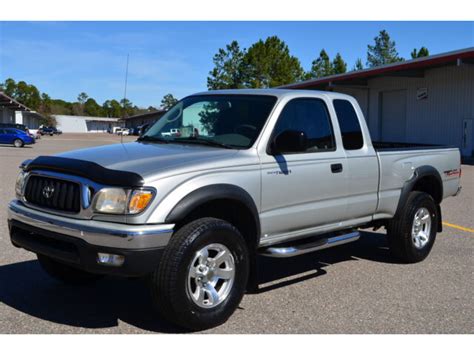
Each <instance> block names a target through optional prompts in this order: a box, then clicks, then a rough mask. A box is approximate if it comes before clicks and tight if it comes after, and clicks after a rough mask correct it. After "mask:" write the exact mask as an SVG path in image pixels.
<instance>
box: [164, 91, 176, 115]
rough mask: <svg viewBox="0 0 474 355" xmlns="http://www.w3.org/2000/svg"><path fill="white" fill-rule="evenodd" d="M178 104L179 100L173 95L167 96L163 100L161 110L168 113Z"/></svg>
mask: <svg viewBox="0 0 474 355" xmlns="http://www.w3.org/2000/svg"><path fill="white" fill-rule="evenodd" d="M177 102H178V99H177V98H175V97H174V96H173V95H172V94H166V95H165V96H163V99H161V108H162V109H163V110H166V111H168V110H169V109H170V108H171V107H173V106H174V105H175V104H176V103H177Z"/></svg>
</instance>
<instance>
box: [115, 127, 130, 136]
mask: <svg viewBox="0 0 474 355" xmlns="http://www.w3.org/2000/svg"><path fill="white" fill-rule="evenodd" d="M115 133H116V134H118V135H119V136H128V135H130V130H129V129H128V128H119V129H117V130H116V131H115Z"/></svg>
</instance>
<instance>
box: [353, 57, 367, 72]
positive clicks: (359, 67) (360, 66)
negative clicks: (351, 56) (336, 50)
mask: <svg viewBox="0 0 474 355" xmlns="http://www.w3.org/2000/svg"><path fill="white" fill-rule="evenodd" d="M362 69H364V64H362V59H360V58H357V60H356V62H355V64H354V67H353V68H352V71H357V70H362Z"/></svg>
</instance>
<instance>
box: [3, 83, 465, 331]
mask: <svg viewBox="0 0 474 355" xmlns="http://www.w3.org/2000/svg"><path fill="white" fill-rule="evenodd" d="M170 132H174V133H173V134H170ZM460 177H461V166H460V153H459V150H458V149H457V148H449V147H439V146H429V145H421V144H406V143H389V142H384V143H377V142H372V141H371V139H370V135H369V132H368V129H367V126H366V123H365V120H364V117H363V114H362V112H361V110H360V108H359V105H358V104H357V101H356V100H355V99H354V98H352V97H350V96H347V95H343V94H337V93H331V92H318V91H296V90H280V89H274V90H225V91H214V92H204V93H199V94H195V95H192V96H189V97H186V98H184V99H183V100H181V101H180V102H178V103H177V104H176V105H175V106H174V107H173V108H172V109H170V110H169V111H168V112H167V113H166V114H165V115H164V116H163V117H162V118H161V119H160V120H159V121H158V122H156V123H155V124H154V125H153V126H152V127H151V128H150V129H149V130H148V131H147V132H146V133H145V134H143V135H142V136H141V137H140V138H139V139H138V140H137V141H136V142H131V143H126V144H115V145H108V146H102V147H95V148H90V149H82V150H76V151H71V152H66V153H62V154H59V155H55V156H40V157H38V158H36V159H34V160H29V161H25V162H24V163H23V164H22V166H21V172H20V174H19V175H18V179H17V181H16V194H17V198H16V199H15V200H13V201H12V202H10V204H9V217H8V223H9V228H10V236H11V241H12V243H13V245H15V246H17V247H22V248H24V249H26V250H30V251H32V252H34V253H36V254H37V255H38V259H39V262H40V264H41V265H42V267H43V268H44V270H45V271H46V272H47V273H48V274H50V275H51V276H53V277H54V278H56V279H59V280H61V281H63V282H69V283H85V282H93V281H96V280H97V279H98V278H99V277H100V276H102V275H105V274H115V275H122V276H127V277H140V276H146V277H147V279H148V281H149V284H150V288H151V292H152V301H153V304H154V306H156V308H157V309H158V310H159V312H160V313H161V314H162V316H164V317H165V318H166V319H168V320H170V321H171V322H174V323H175V324H178V325H180V326H182V327H185V328H189V329H194V330H198V329H206V328H209V327H213V326H216V325H219V324H221V323H223V322H225V321H226V320H227V319H228V318H229V317H230V316H231V315H232V313H233V312H234V310H235V309H236V308H237V306H238V305H239V302H240V301H241V299H242V296H243V294H244V292H245V291H246V290H249V289H253V288H255V287H258V277H257V269H258V263H257V256H258V255H260V254H263V255H266V256H268V257H276V258H282V257H284V258H287V257H293V256H296V255H300V254H303V253H308V252H313V251H316V250H320V249H324V248H328V247H333V246H337V245H340V244H344V243H348V242H353V241H355V240H357V239H358V238H359V236H360V234H359V229H360V228H368V227H371V228H379V227H385V228H386V230H387V238H388V244H389V247H390V249H391V252H392V253H393V256H394V258H397V259H398V260H399V261H402V262H407V263H414V262H419V261H421V260H423V259H424V258H426V256H427V255H428V254H429V252H430V250H431V248H432V247H433V243H434V241H435V237H436V233H437V232H440V231H441V229H442V224H441V209H440V203H441V201H442V200H443V199H445V198H446V197H449V196H455V195H456V194H457V193H458V192H459V191H460Z"/></svg>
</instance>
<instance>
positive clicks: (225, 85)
mask: <svg viewBox="0 0 474 355" xmlns="http://www.w3.org/2000/svg"><path fill="white" fill-rule="evenodd" d="M245 53H246V51H245V50H241V49H240V46H239V43H238V42H237V41H232V42H231V43H230V44H228V45H226V47H225V48H219V51H218V52H217V53H216V54H215V55H214V57H213V58H212V61H213V63H214V68H213V69H212V70H211V71H210V72H209V76H208V77H207V87H208V89H209V90H219V89H238V88H242V87H243V86H244V81H245V69H244V64H243V59H244V56H245Z"/></svg>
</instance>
